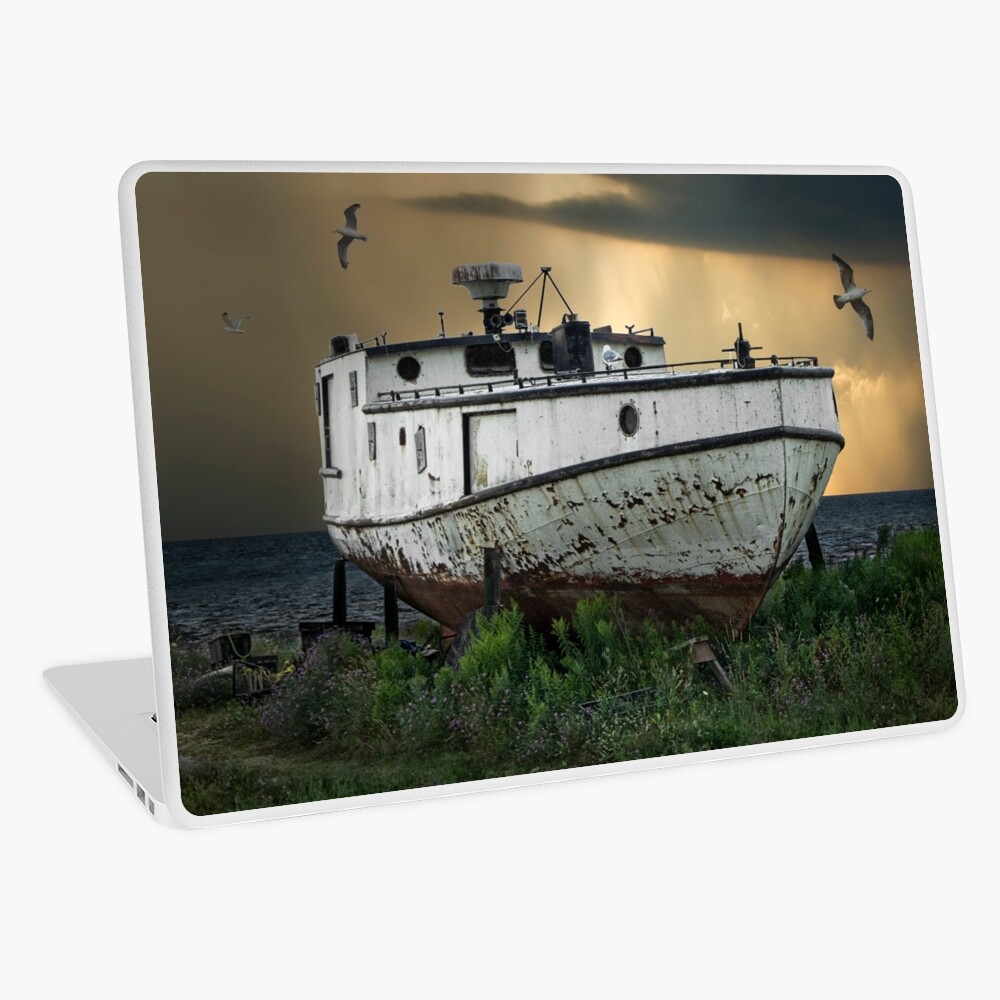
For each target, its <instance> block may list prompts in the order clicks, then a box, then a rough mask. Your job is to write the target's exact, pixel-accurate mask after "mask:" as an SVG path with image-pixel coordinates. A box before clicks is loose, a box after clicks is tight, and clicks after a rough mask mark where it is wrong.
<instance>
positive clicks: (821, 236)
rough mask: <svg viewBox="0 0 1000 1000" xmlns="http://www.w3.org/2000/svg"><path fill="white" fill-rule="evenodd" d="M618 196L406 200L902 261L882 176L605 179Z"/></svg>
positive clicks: (640, 232)
mask: <svg viewBox="0 0 1000 1000" xmlns="http://www.w3.org/2000/svg"><path fill="white" fill-rule="evenodd" d="M608 179H609V180H611V181H612V182H614V184H615V185H617V186H618V188H619V190H617V191H616V190H609V191H608V193H606V194H600V195H593V196H574V197H567V198H560V199H556V200H553V201H549V202H544V203H540V204H538V203H530V202H527V201H522V200H519V199H517V198H512V197H509V196H506V195H500V194H494V193H485V192H476V191H469V192H466V193H461V194H455V195H441V196H434V197H423V198H413V199H408V201H409V203H410V204H415V205H417V206H419V207H421V208H424V209H427V210H429V211H435V212H449V213H474V214H478V215H484V216H492V217H497V218H504V219H518V220H522V221H531V222H539V223H544V224H547V225H553V226H559V227H562V228H566V229H576V230H583V231H586V232H592V233H604V234H607V235H609V236H617V237H621V238H623V239H631V240H641V241H643V242H648V243H662V244H668V245H673V246H685V247H694V248H699V249H704V250H726V251H731V252H737V253H757V254H768V255H776V256H788V257H806V258H808V257H817V258H822V257H826V256H828V255H829V254H830V253H831V252H837V253H839V254H840V255H841V256H844V257H846V258H847V259H848V260H851V257H852V255H853V257H854V258H855V259H857V260H866V261H878V262H884V263H891V264H904V265H905V264H908V262H909V258H908V253H907V247H906V229H905V223H904V217H903V198H902V192H901V190H900V187H899V184H898V183H897V182H896V180H895V179H894V178H892V177H888V176H884V175H871V176H867V175H865V176H862V175H850V176H844V175H809V176H804V175H751V174H703V175H697V174H686V175H682V174H676V175H672V174H638V175H609V177H608Z"/></svg>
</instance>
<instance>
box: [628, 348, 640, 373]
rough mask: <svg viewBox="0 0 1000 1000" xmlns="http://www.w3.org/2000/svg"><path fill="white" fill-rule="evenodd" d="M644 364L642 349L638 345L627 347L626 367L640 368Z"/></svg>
mask: <svg viewBox="0 0 1000 1000" xmlns="http://www.w3.org/2000/svg"><path fill="white" fill-rule="evenodd" d="M641 364H642V351H640V350H639V348H638V347H626V348H625V367H626V368H638V367H639V366H640V365H641Z"/></svg>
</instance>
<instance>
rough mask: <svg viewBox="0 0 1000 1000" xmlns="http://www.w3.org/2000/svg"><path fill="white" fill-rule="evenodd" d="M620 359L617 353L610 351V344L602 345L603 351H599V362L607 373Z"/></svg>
mask: <svg viewBox="0 0 1000 1000" xmlns="http://www.w3.org/2000/svg"><path fill="white" fill-rule="evenodd" d="M621 359H622V356H621V355H620V354H619V353H618V352H617V351H613V350H611V345H610V344H605V345H604V350H603V351H601V360H602V361H603V362H604V367H605V369H606V370H607V371H611V366H612V365H616V364H618V362H619V361H621Z"/></svg>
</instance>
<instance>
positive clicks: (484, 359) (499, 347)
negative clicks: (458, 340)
mask: <svg viewBox="0 0 1000 1000" xmlns="http://www.w3.org/2000/svg"><path fill="white" fill-rule="evenodd" d="M465 370H466V371H467V372H468V373H469V374H470V375H508V374H510V373H511V372H512V371H514V349H513V348H512V347H511V346H510V344H498V343H497V342H496V341H491V342H490V343H488V344H470V345H469V346H468V347H467V348H466V349H465Z"/></svg>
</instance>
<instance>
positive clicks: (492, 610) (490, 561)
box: [483, 548, 500, 618]
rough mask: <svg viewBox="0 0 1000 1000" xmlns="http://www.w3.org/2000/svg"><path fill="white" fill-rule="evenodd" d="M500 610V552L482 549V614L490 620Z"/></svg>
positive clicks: (493, 549)
mask: <svg viewBox="0 0 1000 1000" xmlns="http://www.w3.org/2000/svg"><path fill="white" fill-rule="evenodd" d="M499 610H500V550H499V549H495V548H490V549H483V614H485V615H486V617H487V618H492V617H493V616H494V615H495V614H496V613H497V612H498V611H499Z"/></svg>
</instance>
